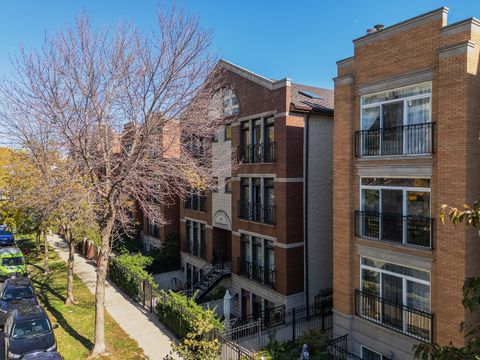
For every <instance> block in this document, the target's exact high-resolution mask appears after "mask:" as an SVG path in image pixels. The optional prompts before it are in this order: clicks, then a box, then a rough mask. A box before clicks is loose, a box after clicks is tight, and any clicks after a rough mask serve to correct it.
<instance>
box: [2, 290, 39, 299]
mask: <svg viewBox="0 0 480 360" xmlns="http://www.w3.org/2000/svg"><path fill="white" fill-rule="evenodd" d="M33 297H34V295H33V291H32V289H31V288H29V287H19V288H9V289H7V290H5V291H4V292H3V296H2V298H3V300H18V299H31V298H33Z"/></svg>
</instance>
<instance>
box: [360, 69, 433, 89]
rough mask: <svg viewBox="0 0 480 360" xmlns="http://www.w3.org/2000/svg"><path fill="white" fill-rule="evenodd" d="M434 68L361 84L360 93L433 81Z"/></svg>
mask: <svg viewBox="0 0 480 360" xmlns="http://www.w3.org/2000/svg"><path fill="white" fill-rule="evenodd" d="M432 78H433V69H427V70H421V71H415V72H412V73H409V74H404V75H399V76H395V77H392V78H388V79H382V80H379V81H375V82H372V83H370V84H365V85H361V86H359V87H358V95H360V96H362V95H367V94H373V93H376V92H380V91H385V90H389V89H396V88H399V87H402V86H408V85H415V84H420V83H423V82H427V81H432Z"/></svg>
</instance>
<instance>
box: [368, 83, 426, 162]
mask: <svg viewBox="0 0 480 360" xmlns="http://www.w3.org/2000/svg"><path fill="white" fill-rule="evenodd" d="M425 84H430V92H429V93H424V94H419V95H412V96H407V97H402V98H398V99H393V100H385V101H379V102H376V103H372V104H366V105H363V104H362V99H363V98H365V97H367V96H372V95H376V94H382V93H385V92H389V91H395V90H401V89H406V88H412V87H415V86H421V85H425ZM431 86H432V83H431V81H427V82H423V83H418V84H415V85H408V86H402V87H398V88H393V89H388V90H384V91H379V92H375V93H371V94H365V95H362V96H361V97H360V130H368V129H364V128H363V109H368V108H374V107H380V129H384V127H383V111H382V110H383V105H384V104H391V103H396V102H400V101H403V122H402V124H403V126H406V125H409V124H408V123H407V121H408V116H407V115H408V114H407V101H408V100H418V99H424V98H429V99H430V101H429V105H430V107H429V113H430V121H429V122H428V123H431V122H432V87H431ZM428 123H427V124H428ZM405 138H406V137H405V136H403V139H402V140H403V144H402V154H398V155H383V154H379V155H369V156H368V157H384V156H425V155H428V154H429V153H424V154H408V153H405V149H406V143H405V141H406V140H405ZM360 140H361V141H360V154H361V156H364V155H363V138H360ZM382 146H383V139H382V136H380V141H379V149H380V152H381V149H382Z"/></svg>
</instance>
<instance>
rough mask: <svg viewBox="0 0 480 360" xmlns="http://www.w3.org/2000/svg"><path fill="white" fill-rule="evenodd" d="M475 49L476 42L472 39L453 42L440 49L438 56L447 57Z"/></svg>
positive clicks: (467, 52)
mask: <svg viewBox="0 0 480 360" xmlns="http://www.w3.org/2000/svg"><path fill="white" fill-rule="evenodd" d="M473 50H475V43H474V42H473V41H471V40H467V41H465V42H462V43H459V44H453V45H449V46H445V47H443V48H440V49H439V50H438V57H439V58H440V59H446V58H449V57H452V56H457V55H463V54H469V53H471V52H473Z"/></svg>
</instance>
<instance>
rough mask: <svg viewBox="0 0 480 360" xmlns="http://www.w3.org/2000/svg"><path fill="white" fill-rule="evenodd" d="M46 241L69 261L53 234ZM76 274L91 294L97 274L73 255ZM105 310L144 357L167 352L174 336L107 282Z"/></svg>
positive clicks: (64, 247) (159, 356)
mask: <svg viewBox="0 0 480 360" xmlns="http://www.w3.org/2000/svg"><path fill="white" fill-rule="evenodd" d="M48 242H49V243H50V245H51V246H52V247H53V248H54V250H55V251H56V252H57V253H58V255H59V256H60V258H61V259H62V260H64V261H65V262H66V261H67V259H68V248H67V244H66V243H64V242H63V240H62V239H61V238H59V237H58V236H56V235H53V236H49V237H48ZM74 271H75V274H76V275H77V276H78V277H79V278H80V279H81V280H82V281H83V282H84V283H85V285H86V286H87V287H88V289H89V290H90V291H91V292H92V293H93V294H94V293H95V286H96V281H97V280H96V279H97V272H96V269H95V267H94V266H93V265H91V264H90V262H89V261H88V260H87V259H85V258H83V257H82V256H80V255H78V254H75V270H74ZM105 308H106V310H107V311H108V312H109V314H110V315H111V316H112V318H113V319H114V320H115V321H116V322H117V323H118V325H120V327H121V328H122V329H123V330H124V331H125V332H126V333H127V334H128V335H129V336H130V337H131V338H132V339H135V340H136V341H137V342H138V345H139V346H140V347H141V348H142V349H143V351H144V353H145V355H146V356H148V358H149V359H151V360H162V359H163V358H164V357H165V356H166V355H168V354H169V353H170V349H171V343H172V340H173V339H174V337H173V335H172V334H171V333H170V332H169V331H168V329H166V328H165V326H164V325H163V324H162V323H161V322H160V321H158V319H157V317H156V316H155V314H153V313H149V312H148V311H147V310H146V309H143V308H141V306H140V305H137V304H135V303H134V302H132V301H131V300H130V299H128V298H127V297H126V296H124V295H123V294H122V293H121V292H119V291H118V290H117V289H116V288H115V287H114V286H112V284H111V283H109V282H108V281H107V286H106V289H105Z"/></svg>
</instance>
